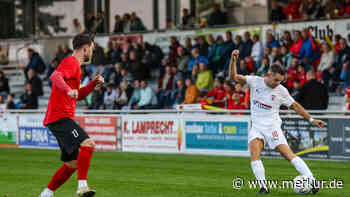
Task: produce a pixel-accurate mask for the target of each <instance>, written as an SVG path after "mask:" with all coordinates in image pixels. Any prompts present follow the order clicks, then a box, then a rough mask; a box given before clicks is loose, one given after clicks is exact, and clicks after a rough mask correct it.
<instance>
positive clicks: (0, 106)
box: [0, 95, 6, 111]
mask: <svg viewBox="0 0 350 197" xmlns="http://www.w3.org/2000/svg"><path fill="white" fill-rule="evenodd" d="M5 109H6V104H5V101H4V97H3V96H2V95H0V110H1V111H4V110H5Z"/></svg>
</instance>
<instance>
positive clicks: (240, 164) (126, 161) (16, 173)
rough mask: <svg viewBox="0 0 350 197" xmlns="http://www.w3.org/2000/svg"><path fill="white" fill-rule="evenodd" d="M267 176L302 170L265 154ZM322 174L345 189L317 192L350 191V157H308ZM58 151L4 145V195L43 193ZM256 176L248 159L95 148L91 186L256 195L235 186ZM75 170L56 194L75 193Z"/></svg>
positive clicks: (158, 196)
mask: <svg viewBox="0 0 350 197" xmlns="http://www.w3.org/2000/svg"><path fill="white" fill-rule="evenodd" d="M263 162H264V165H265V172H266V177H267V179H279V180H282V179H293V178H294V177H295V176H296V175H297V172H296V170H295V169H294V167H293V166H292V165H291V164H290V163H289V162H287V161H285V160H282V159H269V158H265V159H263ZM306 163H307V164H308V165H309V167H310V168H311V170H312V171H313V173H314V175H315V176H316V177H317V178H321V179H326V180H328V179H330V178H337V179H342V180H343V181H344V188H343V189H323V190H321V191H320V192H319V193H318V194H317V195H316V196H320V197H321V196H332V197H333V196H341V197H347V196H350V171H349V169H350V165H349V162H330V161H314V160H307V161H306ZM60 165H61V162H60V161H59V152H58V151H57V150H33V149H0V197H4V196H6V197H38V196H39V194H40V192H41V191H42V189H43V188H44V187H45V186H46V185H47V183H48V182H49V180H50V178H51V176H52V174H53V173H54V172H55V170H56V169H57V168H58V167H60ZM237 176H239V177H243V178H244V179H246V180H248V179H253V174H252V172H251V169H250V162H249V158H240V157H224V156H198V155H175V154H174V155H167V154H143V153H116V152H95V153H94V156H93V160H92V164H91V168H90V172H89V180H88V183H89V186H90V187H91V188H94V189H96V190H97V194H96V197H119V196H120V197H141V196H142V197H229V196H232V197H233V196H240V197H245V196H256V190H252V189H249V188H248V187H247V186H245V187H244V188H242V189H241V190H235V189H233V188H232V179H233V178H235V177H237ZM76 187H77V181H76V174H75V175H74V176H73V177H72V178H71V179H70V180H69V181H68V182H67V183H66V184H65V185H63V186H62V187H61V188H60V189H59V190H58V191H57V192H56V193H55V197H74V196H75V192H76ZM268 196H300V195H297V194H295V193H294V192H293V190H292V189H273V190H271V193H270V194H269V195H268Z"/></svg>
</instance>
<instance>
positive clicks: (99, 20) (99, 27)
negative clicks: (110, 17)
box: [94, 11, 106, 34]
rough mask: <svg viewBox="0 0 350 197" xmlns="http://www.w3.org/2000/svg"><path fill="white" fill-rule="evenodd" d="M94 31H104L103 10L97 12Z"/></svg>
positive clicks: (100, 32) (101, 32)
mask: <svg viewBox="0 0 350 197" xmlns="http://www.w3.org/2000/svg"><path fill="white" fill-rule="evenodd" d="M94 32H96V33H99V34H103V33H106V28H105V13H104V11H99V12H97V17H96V29H95V31H94Z"/></svg>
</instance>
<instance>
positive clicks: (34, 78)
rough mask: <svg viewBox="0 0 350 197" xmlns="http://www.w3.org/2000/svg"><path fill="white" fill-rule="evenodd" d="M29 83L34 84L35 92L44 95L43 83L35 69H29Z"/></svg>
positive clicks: (33, 89)
mask: <svg viewBox="0 0 350 197" xmlns="http://www.w3.org/2000/svg"><path fill="white" fill-rule="evenodd" d="M28 83H30V84H31V85H32V91H33V94H35V95H36V96H37V97H39V96H42V95H44V91H43V84H42V82H41V79H40V78H39V77H38V75H37V74H36V72H35V71H34V70H33V69H29V71H28Z"/></svg>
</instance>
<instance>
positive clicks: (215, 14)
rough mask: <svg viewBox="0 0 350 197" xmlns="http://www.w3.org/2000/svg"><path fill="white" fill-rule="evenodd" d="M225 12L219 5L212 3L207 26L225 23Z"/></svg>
mask: <svg viewBox="0 0 350 197" xmlns="http://www.w3.org/2000/svg"><path fill="white" fill-rule="evenodd" d="M225 24H226V14H225V13H223V12H221V10H220V5H219V4H214V5H213V10H212V13H211V14H210V15H209V19H208V26H216V25H225Z"/></svg>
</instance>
